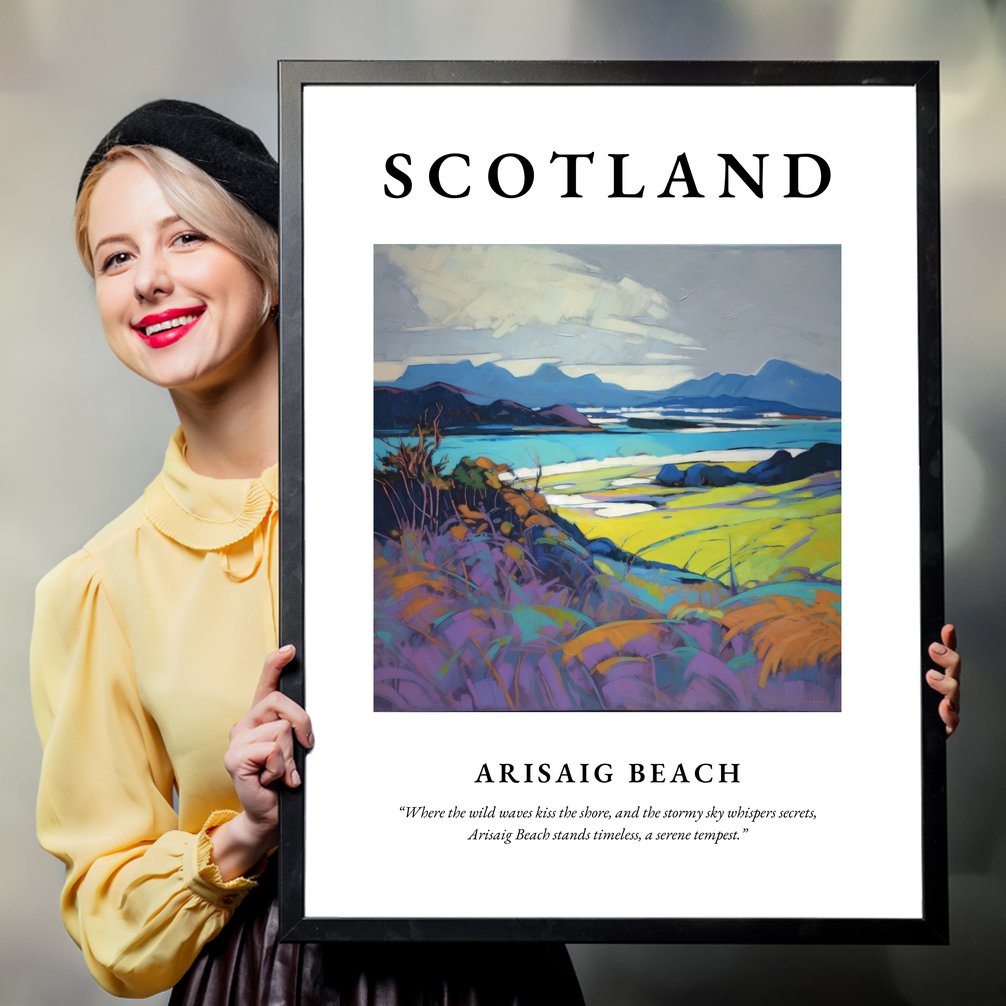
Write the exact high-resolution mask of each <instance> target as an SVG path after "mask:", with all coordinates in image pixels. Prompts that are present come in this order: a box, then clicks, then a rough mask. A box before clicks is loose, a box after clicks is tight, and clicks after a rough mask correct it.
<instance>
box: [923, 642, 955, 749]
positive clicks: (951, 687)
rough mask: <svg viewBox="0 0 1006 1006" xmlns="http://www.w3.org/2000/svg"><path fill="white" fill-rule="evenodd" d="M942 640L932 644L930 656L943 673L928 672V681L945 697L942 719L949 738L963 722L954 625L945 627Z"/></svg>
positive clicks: (941, 705) (941, 713)
mask: <svg viewBox="0 0 1006 1006" xmlns="http://www.w3.org/2000/svg"><path fill="white" fill-rule="evenodd" d="M940 638H941V639H942V640H943V642H942V643H931V644H930V646H929V656H930V657H932V659H933V660H934V661H936V663H937V664H939V665H940V667H942V668H943V671H937V670H930V671H927V672H926V681H927V683H928V684H929V687H930V688H932V689H935V690H936V691H937V692H939V693H940V695H942V696H943V701H942V702H941V703H940V719H941V720H943V722H944V723H945V724H946V725H947V736H948V737H949V736H950V735H951V734H952V733H953V732H954V731H955V730H956V729H957V724H958V723H960V721H961V680H960V679H961V658H960V654H959V653H957V632H956V630H955V629H954V627H953V626H952V625H944V626H943V631H942V632H941V633H940Z"/></svg>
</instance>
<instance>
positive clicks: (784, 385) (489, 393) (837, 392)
mask: <svg viewBox="0 0 1006 1006" xmlns="http://www.w3.org/2000/svg"><path fill="white" fill-rule="evenodd" d="M380 383H381V385H382V386H383V387H387V388H405V389H410V390H414V389H416V388H423V387H426V386H427V385H429V384H437V383H441V384H449V385H451V386H452V387H455V388H458V389H459V390H460V391H461V392H462V393H463V394H464V395H465V397H466V398H467V399H468V400H469V401H471V402H475V403H480V404H485V403H488V402H495V401H498V400H499V399H507V400H509V401H512V402H520V404H521V405H527V406H529V407H530V408H534V409H544V408H548V407H549V406H551V405H555V404H556V403H560V404H562V405H571V406H573V408H576V409H583V408H587V409H590V408H595V409H612V408H623V407H633V406H634V407H640V406H646V405H654V404H656V403H666V404H673V403H674V402H673V400H675V399H679V398H723V397H729V398H743V399H758V400H761V401H765V402H768V403H773V405H778V404H779V403H784V404H786V405H795V406H799V407H801V408H804V409H809V410H810V411H811V412H831V413H840V412H841V410H842V382H841V381H839V380H838V379H837V378H834V377H832V376H831V375H829V374H816V373H814V371H812V370H805V369H804V368H803V367H798V366H796V365H795V364H792V363H786V362H784V361H783V360H769V362H768V363H766V364H765V366H764V367H762V368H761V370H759V371H758V373H757V374H710V375H709V376H708V377H703V378H701V379H700V380H696V381H685V382H683V383H682V384H678V385H676V386H675V387H673V388H670V389H668V390H665V391H629V390H628V389H626V388H623V387H622V386H621V385H618V384H608V383H606V382H605V381H602V380H601V379H600V378H599V377H597V376H596V375H595V374H585V375H584V376H583V377H568V376H567V375H566V374H564V373H563V372H562V371H561V370H560V369H559V368H558V367H556V366H555V365H553V364H550V363H545V364H542V365H541V366H540V367H539V368H538V369H537V370H536V371H535V372H534V373H533V374H528V375H527V377H514V376H513V374H511V373H510V371H509V370H505V369H504V368H503V367H497V366H496V365H495V364H493V363H483V364H482V365H481V366H478V367H476V366H474V365H473V364H471V363H469V362H468V361H467V360H462V361H461V362H460V363H422V364H416V365H414V366H411V367H409V368H408V369H407V370H406V371H405V373H404V374H402V376H401V377H400V378H398V380H397V381H390V382H389V381H382V382H380ZM719 404H722V405H726V404H728V403H726V402H721V403H719Z"/></svg>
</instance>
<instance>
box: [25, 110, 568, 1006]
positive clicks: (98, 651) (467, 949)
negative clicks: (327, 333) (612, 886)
mask: <svg viewBox="0 0 1006 1006" xmlns="http://www.w3.org/2000/svg"><path fill="white" fill-rule="evenodd" d="M277 220H278V172H277V166H276V162H275V161H274V160H273V159H272V158H271V157H270V155H269V154H268V152H267V151H266V149H265V147H264V146H263V145H262V143H261V141H260V140H259V139H258V137H256V136H255V135H254V134H253V133H251V132H250V131H249V130H246V129H244V128H242V127H241V126H238V125H237V124H236V123H233V122H231V121H230V120H229V119H226V118H224V117H223V116H219V115H217V114H215V113H213V112H211V111H209V110H208V109H205V108H202V107H200V106H198V105H192V104H189V103H187V102H178V101H159V102H154V103H152V104H150V105H146V106H144V107H142V108H140V109H138V110H137V111H135V112H133V113H132V114H130V115H129V116H127V117H126V118H125V119H123V120H122V121H121V122H120V123H118V125H116V126H115V127H114V129H113V130H112V131H111V132H110V133H109V134H108V135H107V136H106V137H105V138H104V140H103V141H102V142H101V144H99V146H98V148H97V150H96V151H95V152H94V154H93V155H92V157H91V158H90V160H89V161H88V164H87V166H86V167H85V170H84V174H83V176H82V178H81V185H80V189H79V191H78V200H77V211H76V236H77V246H78V251H79V253H80V255H81V258H82V260H83V262H84V264H85V266H86V267H87V268H88V270H89V272H91V275H92V276H93V277H94V283H95V293H96V296H97V301H98V308H99V313H100V315H101V321H102V326H103V328H104V331H105V336H106V339H107V340H108V343H109V345H110V346H111V348H112V350H113V352H115V354H116V355H117V356H118V357H119V359H120V360H122V362H123V363H125V364H126V366H127V367H129V368H130V369H131V370H133V371H134V372H136V373H137V374H139V375H140V376H141V377H144V378H146V379H147V380H149V381H152V382H153V383H155V384H157V385H159V386H161V387H164V388H167V389H168V391H169V393H170V394H171V397H172V400H173V403H174V405H175V408H176V410H177V412H178V417H179V422H180V426H179V429H178V430H177V431H176V433H175V435H174V436H173V437H172V439H171V442H170V444H169V446H168V451H167V455H166V458H165V464H164V469H163V470H162V472H161V474H160V475H159V476H158V477H157V478H156V479H155V480H154V482H153V483H151V485H150V486H149V487H148V488H147V490H146V492H145V493H144V495H143V497H142V499H140V500H139V501H137V503H135V504H134V505H133V506H132V507H130V508H129V509H128V510H127V511H126V512H125V513H124V514H122V515H121V516H120V517H119V518H117V519H116V520H115V521H113V522H112V523H111V524H109V525H108V526H107V527H106V528H104V529H103V530H102V531H100V532H99V533H98V534H97V535H96V536H95V537H94V538H92V539H91V541H90V542H88V543H87V544H86V545H85V546H84V548H83V549H82V550H81V551H80V552H78V553H76V554H75V555H73V556H70V557H69V558H68V559H67V560H66V561H64V562H63V563H61V564H60V565H59V566H58V567H57V568H56V569H55V570H53V571H52V572H51V573H50V574H49V575H48V576H47V577H46V578H45V579H44V580H43V581H42V583H41V584H40V585H39V589H38V596H37V601H36V620H35V628H34V634H33V639H32V692H33V702H34V707H35V716H36V722H37V724H38V729H39V734H40V736H41V739H42V743H43V746H44V756H43V764H42V779H41V785H40V792H39V803H38V831H39V839H40V842H41V843H42V845H43V846H44V847H45V848H46V849H47V850H49V851H50V852H52V853H53V854H54V855H56V856H58V857H59V858H60V859H61V860H62V861H63V862H64V863H65V865H66V884H65V886H64V889H63V896H62V910H63V918H64V921H65V923H66V926H67V929H68V930H69V932H70V934H71V936H72V937H73V938H74V939H75V940H76V941H77V943H78V944H79V945H80V946H81V948H82V950H83V952H84V955H85V959H86V961H87V965H88V967H89V968H90V970H91V972H92V974H93V975H94V976H95V978H96V979H97V980H98V981H99V983H100V984H101V985H102V986H103V987H104V988H105V989H107V990H108V991H110V992H112V993H114V994H116V995H121V996H148V995H151V994H153V993H156V992H159V991H161V990H164V989H167V988H170V987H172V986H175V992H174V993H173V996H172V1002H173V1003H192V1004H195V1003H201V1004H213V1003H225V1002H226V1003H231V1002H235V1003H237V1002H240V1003H257V1002H263V1003H264V1002H269V1003H303V1004H305V1006H306V1004H321V1003H325V1004H328V1003H332V1004H335V1003H341V1002H345V1001H348V1000H349V999H350V998H352V999H353V1001H357V1000H358V999H359V1000H360V1001H369V999H372V998H373V997H374V996H375V995H376V996H378V997H379V998H380V999H381V1001H382V1002H386V1003H388V1004H389V1006H390V1004H394V1003H403V1004H404V1003H410V1004H411V1003H413V1002H414V1003H417V1004H418V1003H419V1002H424V1003H430V1004H434V1003H438V1002H443V1003H444V1004H445V1006H446V1003H448V1002H450V1003H453V1002H455V1001H462V1000H463V1001H465V1002H467V1003H473V1004H481V1003H496V1002H500V1003H506V1004H507V1006H509V1004H510V1003H512V1002H515V1001H516V1002H518V1003H519V1004H530V1003H543V1004H544V1003H549V1004H566V1003H568V1004H581V1003H582V998H581V996H580V992H579V987H578V985H577V983H576V977H575V974H574V972H573V970H572V966H571V964H570V962H569V957H568V955H567V954H566V951H565V949H564V948H563V947H562V946H561V945H534V946H522V947H520V948H519V949H518V948H515V947H512V946H511V947H504V948H499V947H492V946H481V945H454V946H450V945H435V946H426V947H417V946H414V945H391V944H389V945H381V946H366V945H359V944H355V945H350V946H335V945H332V946H324V945H304V946H298V945H289V944H282V945H281V944H277V931H276V930H277V919H276V908H275V897H274V879H273V874H274V870H270V868H269V853H270V851H271V850H272V849H273V848H274V847H275V845H276V843H277V803H278V797H277V792H276V787H277V786H278V785H286V786H292V787H296V786H298V785H300V779H299V776H298V774H297V770H296V767H295V765H294V761H293V744H294V740H293V738H294V737H296V738H297V740H298V741H299V742H300V743H301V744H303V745H304V746H306V747H310V746H312V744H313V740H314V739H313V736H312V733H311V721H310V718H309V717H308V716H307V714H306V712H305V711H304V710H303V709H301V708H300V707H299V706H297V705H296V704H295V703H294V702H292V701H291V700H290V699H288V698H286V697H285V696H284V695H282V694H281V693H280V692H279V691H278V690H277V683H278V680H279V675H280V673H281V671H282V669H283V667H284V666H285V665H286V664H287V663H288V662H289V661H290V659H292V657H293V655H294V654H293V650H292V648H291V647H284V648H282V649H279V650H277V649H275V646H276V625H277V608H276V604H277V592H276V584H277V536H276V526H277V519H278V518H277V469H276V461H277V452H278V447H277V444H278V411H277V405H278V343H277V331H276V321H275V314H276V303H277V240H276V231H275V227H276V224H277ZM263 658H264V660H265V663H264V666H263ZM249 710H250V711H249ZM232 724H233V726H232ZM173 791H174V793H176V794H177V805H176V806H177V809H176V807H175V806H173V802H174V801H173Z"/></svg>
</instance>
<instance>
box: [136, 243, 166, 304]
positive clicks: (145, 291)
mask: <svg viewBox="0 0 1006 1006" xmlns="http://www.w3.org/2000/svg"><path fill="white" fill-rule="evenodd" d="M133 289H134V291H135V294H136V299H137V300H138V301H141V302H142V301H151V302H153V301H157V300H160V299H161V298H162V297H167V296H169V295H170V294H171V293H172V291H173V290H174V282H173V281H172V279H171V271H170V269H169V265H168V260H167V258H166V256H165V255H164V254H163V252H161V251H160V249H151V250H149V251H148V252H147V253H146V254H141V255H140V257H139V259H138V260H137V263H136V267H135V269H134V270H133Z"/></svg>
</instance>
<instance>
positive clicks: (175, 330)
mask: <svg viewBox="0 0 1006 1006" xmlns="http://www.w3.org/2000/svg"><path fill="white" fill-rule="evenodd" d="M205 310H206V307H205V306H204V305H199V306H196V307H173V308H171V309H170V310H168V311H159V312H158V313H157V314H148V315H146V316H145V317H143V318H141V319H140V320H139V321H138V322H136V323H135V324H134V325H133V331H134V332H135V333H136V334H137V335H138V336H139V337H140V338H141V339H142V340H143V341H144V342H145V343H146V344H147V345H148V346H149V347H150V348H151V349H161V348H162V347H164V346H170V345H171V344H172V343H173V342H178V340H179V339H181V338H182V337H183V336H185V335H187V334H188V332H189V331H190V330H191V328H192V326H193V325H195V324H196V322H198V321H199V319H200V318H201V317H202V314H203V311H205ZM184 318H188V319H189V320H188V321H186V322H184V323H183V324H178V322H179V320H180V319H184ZM151 329H153V330H154V331H151ZM148 333H149V334H148Z"/></svg>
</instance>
